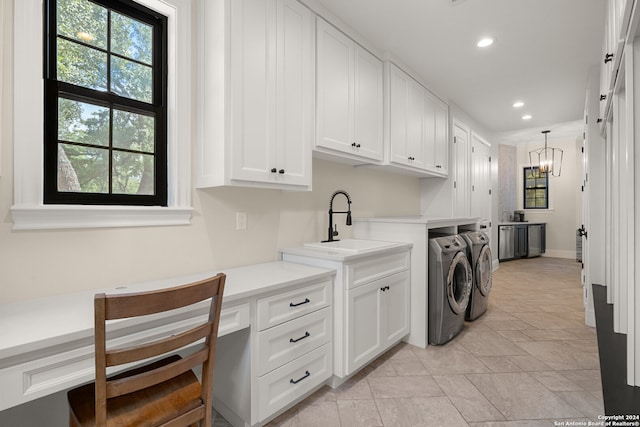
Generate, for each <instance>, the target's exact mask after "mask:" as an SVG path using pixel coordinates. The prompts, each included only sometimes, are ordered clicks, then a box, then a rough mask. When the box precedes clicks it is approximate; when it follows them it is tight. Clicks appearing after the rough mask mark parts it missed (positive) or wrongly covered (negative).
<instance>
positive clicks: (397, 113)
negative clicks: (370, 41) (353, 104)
mask: <svg viewBox="0 0 640 427" xmlns="http://www.w3.org/2000/svg"><path fill="white" fill-rule="evenodd" d="M389 71H390V76H389V92H390V93H389V153H390V155H389V161H391V162H393V163H397V164H401V165H407V166H412V167H415V168H419V169H423V168H424V159H425V154H424V127H423V115H424V105H423V103H424V96H423V91H424V89H423V88H422V86H420V85H419V84H418V83H417V82H416V81H415V80H413V79H412V78H411V77H410V76H409V75H408V74H406V73H405V72H403V71H402V70H400V69H399V68H397V67H396V66H395V65H393V64H391V65H390V67H389Z"/></svg>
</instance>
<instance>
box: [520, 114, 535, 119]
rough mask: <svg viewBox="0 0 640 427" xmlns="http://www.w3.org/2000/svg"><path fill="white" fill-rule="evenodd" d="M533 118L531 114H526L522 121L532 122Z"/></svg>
mask: <svg viewBox="0 0 640 427" xmlns="http://www.w3.org/2000/svg"><path fill="white" fill-rule="evenodd" d="M532 117H533V116H532V115H531V114H525V115H524V116H522V120H531V118H532Z"/></svg>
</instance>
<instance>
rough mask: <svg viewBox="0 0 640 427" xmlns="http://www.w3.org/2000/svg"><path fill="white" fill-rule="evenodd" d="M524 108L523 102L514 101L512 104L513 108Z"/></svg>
mask: <svg viewBox="0 0 640 427" xmlns="http://www.w3.org/2000/svg"><path fill="white" fill-rule="evenodd" d="M522 107H524V102H522V101H516V102H514V103H513V108H522Z"/></svg>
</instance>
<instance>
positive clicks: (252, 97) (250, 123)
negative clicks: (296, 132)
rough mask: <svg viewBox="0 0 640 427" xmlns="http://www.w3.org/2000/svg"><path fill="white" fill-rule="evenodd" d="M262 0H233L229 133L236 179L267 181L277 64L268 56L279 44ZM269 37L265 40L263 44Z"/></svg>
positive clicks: (272, 161) (272, 164) (232, 172)
mask: <svg viewBox="0 0 640 427" xmlns="http://www.w3.org/2000/svg"><path fill="white" fill-rule="evenodd" d="M270 4H271V3H270V2H265V1H262V0H237V1H233V2H231V12H230V13H231V17H230V19H231V23H232V25H231V45H232V48H231V50H232V52H233V53H234V54H233V55H231V69H232V70H233V73H232V75H231V76H230V85H231V109H232V111H233V113H232V114H231V117H232V119H231V120H232V124H231V128H232V129H231V135H232V139H233V143H232V147H231V159H230V165H229V164H228V165H227V166H228V167H229V166H230V167H231V170H230V172H229V177H230V179H232V180H242V181H257V182H268V181H269V180H271V179H272V176H271V175H272V174H271V169H272V168H274V167H276V166H275V164H276V159H275V150H274V149H273V147H272V146H270V141H272V140H273V139H274V134H273V126H272V125H271V123H273V122H274V120H275V116H271V117H269V116H268V115H267V112H270V111H273V109H272V108H270V104H269V103H270V102H271V98H272V94H270V93H269V88H273V87H274V86H275V80H274V79H275V73H274V68H273V67H275V61H274V60H273V58H272V57H271V56H270V51H273V50H272V49H273V46H271V45H270V44H271V43H272V42H275V41H274V40H273V39H268V37H267V34H268V32H269V22H268V21H269V16H268V14H269V5H270ZM265 39H267V42H266V43H265Z"/></svg>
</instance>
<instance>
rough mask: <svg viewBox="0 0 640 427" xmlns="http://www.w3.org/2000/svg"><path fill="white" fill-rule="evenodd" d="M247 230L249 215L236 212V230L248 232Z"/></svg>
mask: <svg viewBox="0 0 640 427" xmlns="http://www.w3.org/2000/svg"><path fill="white" fill-rule="evenodd" d="M246 229H247V213H246V212H236V230H238V231H240V230H246Z"/></svg>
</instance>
